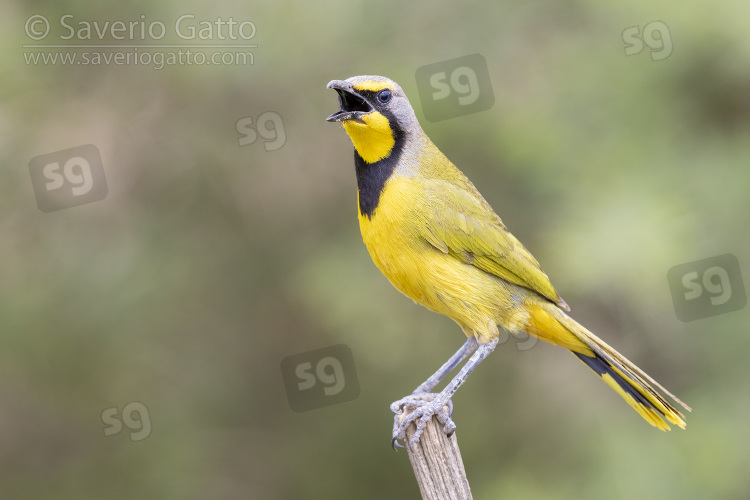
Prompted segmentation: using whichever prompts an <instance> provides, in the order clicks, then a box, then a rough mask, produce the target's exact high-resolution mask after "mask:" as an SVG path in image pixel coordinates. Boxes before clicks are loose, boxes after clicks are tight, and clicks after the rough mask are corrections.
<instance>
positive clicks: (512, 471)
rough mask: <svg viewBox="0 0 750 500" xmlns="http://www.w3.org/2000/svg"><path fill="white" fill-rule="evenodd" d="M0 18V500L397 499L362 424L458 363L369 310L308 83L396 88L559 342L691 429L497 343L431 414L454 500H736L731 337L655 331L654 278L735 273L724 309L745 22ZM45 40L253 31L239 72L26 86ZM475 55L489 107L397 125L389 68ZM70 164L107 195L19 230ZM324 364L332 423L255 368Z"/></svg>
mask: <svg viewBox="0 0 750 500" xmlns="http://www.w3.org/2000/svg"><path fill="white" fill-rule="evenodd" d="M3 10H4V15H3V17H2V19H1V20H0V27H1V28H2V29H0V39H2V43H3V46H4V48H5V50H3V51H2V52H0V78H1V80H0V81H2V83H1V84H0V96H1V97H2V100H0V151H1V153H0V154H1V155H2V165H3V169H2V171H1V172H2V174H1V175H2V182H0V231H1V234H2V237H1V238H0V257H1V258H2V264H1V265H0V332H2V334H1V335H0V380H2V383H0V406H1V407H2V411H0V433H1V435H2V446H0V464H2V467H0V470H1V471H2V472H0V484H2V485H3V486H2V491H3V494H2V496H3V498H16V499H36V498H57V499H61V500H65V499H76V500H78V499H81V498H107V499H113V500H117V499H131V498H185V499H203V498H216V499H223V498H290V499H297V498H395V497H399V498H416V497H418V489H417V486H416V482H415V480H414V478H413V476H412V472H411V467H410V465H409V463H408V460H407V456H406V454H405V453H399V454H394V453H393V452H392V451H391V449H390V446H389V439H390V432H391V422H392V420H391V417H392V416H391V413H390V411H389V409H388V405H389V404H390V402H391V401H393V400H395V399H397V398H399V397H401V396H403V395H404V394H406V393H408V392H409V391H411V390H412V389H413V388H414V387H415V386H416V385H417V384H419V383H420V382H421V381H422V380H423V379H424V378H426V377H427V375H429V374H430V373H432V371H434V370H435V369H436V368H437V367H438V366H439V365H440V364H441V363H442V362H443V361H444V360H445V359H447V357H448V356H449V355H450V354H451V353H452V352H454V350H455V349H456V348H458V346H460V345H461V343H462V342H463V338H462V334H461V332H460V330H459V329H458V328H457V327H456V326H455V325H454V324H453V323H452V322H451V321H449V320H447V319H445V318H442V317H439V316H437V315H435V314H433V313H431V312H429V311H427V310H425V309H423V308H421V307H419V306H417V305H415V304H413V303H412V302H411V301H410V300H408V299H406V298H404V297H403V296H401V295H400V294H399V293H398V292H397V291H395V290H394V289H393V288H392V287H391V286H390V285H389V284H388V282H387V281H386V280H385V279H384V278H383V277H382V276H381V275H380V274H379V273H378V271H377V269H376V268H375V267H374V265H373V264H372V263H371V262H370V259H369V257H368V255H367V252H366V250H365V248H364V246H363V245H362V243H361V240H360V237H359V231H358V227H357V221H356V189H355V178H354V172H353V165H352V148H351V143H350V142H349V140H348V138H347V137H346V136H345V134H344V132H343V131H342V130H341V129H340V127H338V126H336V125H333V124H330V123H326V122H325V121H324V118H325V117H326V116H327V115H328V114H330V113H331V112H332V111H333V110H335V109H336V106H337V104H336V98H335V95H334V94H333V92H331V91H330V90H328V91H327V90H326V89H325V85H326V83H327V82H328V81H329V80H331V79H334V78H346V77H349V76H352V75H357V74H383V75H386V76H389V77H391V78H393V79H394V80H396V81H398V82H399V83H400V84H401V85H402V87H403V88H404V89H405V91H406V92H407V94H408V95H409V96H410V98H411V101H412V104H413V105H414V107H415V110H416V112H417V116H418V117H420V119H421V120H422V124H423V127H424V128H425V131H426V132H427V133H428V135H430V137H431V138H432V139H433V140H434V141H435V143H436V144H437V145H438V146H439V147H440V148H441V149H442V150H443V151H444V152H445V153H446V154H447V155H448V156H449V157H450V158H451V159H452V160H453V161H454V162H455V163H456V164H457V165H458V166H459V167H460V168H461V169H462V170H464V172H465V173H466V174H467V175H468V176H469V177H470V178H471V179H472V180H473V181H474V183H475V184H476V185H477V187H478V188H479V189H480V191H481V192H482V193H483V194H484V195H485V197H486V198H487V199H488V201H489V202H490V203H491V204H492V205H493V207H494V208H495V209H496V211H497V212H498V213H499V214H500V215H501V216H502V217H503V220H504V221H505V223H506V224H507V225H508V227H509V228H510V229H511V230H512V231H513V232H514V234H515V235H516V236H517V237H519V239H521V241H523V242H524V243H525V244H526V246H527V247H528V248H529V249H530V250H531V251H532V253H534V255H535V256H536V257H537V258H538V259H539V261H540V262H541V263H542V265H543V267H544V269H545V270H546V272H547V273H548V274H549V275H550V277H551V278H552V281H553V283H555V284H556V287H557V289H558V290H559V291H560V293H561V295H562V296H563V297H565V298H566V300H567V301H568V302H569V303H570V305H571V306H572V308H573V312H574V316H575V317H576V318H577V319H578V320H579V321H581V322H582V323H583V324H584V325H586V326H588V327H589V328H590V329H592V330H593V331H594V332H597V333H598V334H600V335H601V336H602V338H604V339H605V340H606V341H607V342H610V343H611V344H613V345H614V346H616V347H617V348H618V349H619V350H620V351H621V352H623V353H624V354H626V355H627V356H628V357H629V358H631V359H632V360H633V361H635V362H636V363H637V364H639V365H640V366H641V367H642V368H644V369H645V370H647V371H648V372H649V373H651V374H653V376H654V377H655V378H657V379H658V380H659V381H660V382H662V383H663V384H664V385H665V386H666V387H668V388H670V390H672V391H674V392H675V393H676V394H678V395H679V396H680V397H681V398H683V399H684V400H685V401H686V402H688V403H689V404H691V405H692V406H693V407H694V412H693V413H692V414H690V415H689V416H688V419H687V421H688V428H687V430H686V431H680V430H676V431H673V432H670V433H667V434H661V433H659V432H657V431H656V430H654V429H652V428H650V427H649V426H648V425H646V424H645V423H644V422H643V421H642V420H641V418H640V417H639V416H638V415H637V414H636V413H635V412H633V411H632V410H630V409H629V408H628V407H627V406H626V405H625V404H624V403H623V402H622V401H620V400H619V398H618V397H617V396H616V395H615V394H613V393H612V392H611V391H610V390H609V389H608V388H607V387H606V386H605V385H604V384H602V383H601V382H599V381H598V380H597V378H596V377H595V376H593V375H592V374H591V373H589V372H588V371H587V370H586V369H585V368H584V367H582V366H581V365H580V363H578V362H576V361H575V360H574V359H573V358H572V356H570V355H568V354H566V353H565V352H564V351H562V350H560V349H559V348H555V347H552V346H548V345H542V343H540V344H539V345H537V346H536V347H535V348H534V349H531V350H529V351H522V352H518V351H517V350H516V349H515V348H513V344H512V343H509V344H507V345H505V346H503V348H501V349H499V350H498V351H496V353H495V354H493V356H492V357H491V358H490V359H489V360H488V361H487V362H485V363H484V364H483V365H482V367H481V368H480V369H479V370H477V372H476V373H475V374H474V375H472V377H471V379H470V381H469V382H468V383H467V384H466V385H465V386H464V387H463V388H462V389H461V390H460V391H459V392H458V394H457V395H456V397H455V399H454V401H455V404H456V410H455V413H454V419H455V421H456V423H457V425H458V434H457V435H458V437H459V443H460V445H461V450H462V454H463V457H464V460H465V463H466V469H467V472H468V475H469V480H470V482H471V485H472V490H473V492H474V496H475V498H478V499H481V498H523V499H529V500H533V499H543V498H544V499H547V498H555V499H573V498H575V499H581V498H601V497H602V496H606V497H608V498H612V499H631V498H657V497H658V498H661V499H672V498H674V499H677V498H680V499H685V498H695V499H706V498H712V499H713V498H716V499H718V498H721V499H740V498H748V496H750V486H748V479H747V474H746V471H747V470H748V468H750V446H748V443H749V442H750V426H749V425H748V421H749V419H748V414H749V413H750V400H748V398H747V397H746V396H742V395H743V394H745V395H747V394H748V393H750V375H749V374H748V372H747V370H746V368H745V366H746V361H747V353H748V352H749V351H750V340H749V339H750V337H748V335H746V333H747V324H748V314H750V308H744V309H742V310H740V311H736V312H733V313H729V314H725V315H720V316H714V317H709V318H705V319H702V320H698V321H695V322H691V323H682V322H680V321H679V320H677V318H676V317H675V314H674V308H673V305H672V299H671V296H670V292H669V287H668V283H667V279H666V274H667V271H668V269H669V268H671V267H672V266H675V265H678V264H681V263H685V262H690V261H695V260H699V259H702V258H706V257H711V256H714V255H720V254H724V253H733V254H734V255H736V256H737V257H738V258H739V260H740V264H741V265H742V266H743V272H744V276H745V279H746V280H750V260H748V259H749V253H748V249H750V232H749V231H748V230H747V229H748V227H750V210H748V208H750V207H749V205H748V193H749V192H750V169H749V168H748V166H749V165H750V140H748V137H750V135H749V134H750V94H749V93H748V89H750V64H749V63H750V29H748V24H747V19H748V18H749V15H750V7H749V6H748V5H747V4H744V3H741V2H730V1H719V2H713V3H711V4H710V5H709V4H705V3H699V2H687V3H686V2H668V1H663V0H662V1H657V2H645V1H641V2H617V3H615V4H607V5H604V4H601V5H600V4H599V3H597V2H593V1H588V2H586V1H581V2H562V3H560V2H553V1H546V2H531V3H509V4H504V5H501V4H484V3H482V2H470V3H469V4H468V5H459V4H456V5H453V6H445V5H440V6H438V4H434V3H427V2H416V3H408V2H407V3H404V2H392V1H390V2H388V1H387V2H379V3H376V4H375V3H372V2H370V3H365V2H352V1H349V2H344V1H340V0H336V1H334V0H327V1H326V0H324V1H322V2H315V3H308V4H305V3H292V2H270V1H266V2H237V1H219V2H213V3H206V2H201V3H199V2H188V3H177V2H174V1H168V2H161V3H159V4H158V5H156V4H152V3H148V2H144V1H142V0H129V1H125V2H121V3H119V4H111V3H110V4H106V5H105V4H100V3H95V2H87V1H83V0H63V1H61V2H51V1H35V2H26V3H21V2H16V1H12V0H11V1H10V2H6V3H5V4H4V9H3ZM65 14H72V15H73V16H74V18H73V22H78V21H83V20H86V21H89V22H93V21H99V22H104V21H116V20H122V21H126V22H127V21H131V20H139V19H142V18H141V17H140V16H141V15H144V16H145V19H146V21H147V22H150V21H154V20H161V21H163V22H164V23H165V24H166V25H167V26H168V28H170V29H171V24H172V23H174V21H175V20H176V19H177V18H178V17H179V16H180V15H183V14H192V15H194V16H195V19H196V20H215V19H217V18H218V17H222V18H224V19H227V18H228V17H230V16H231V17H233V18H234V19H235V20H251V21H253V22H254V23H255V25H256V26H257V34H256V36H255V37H254V39H253V40H252V42H253V43H256V44H257V45H258V47H257V48H256V49H253V54H254V64H253V65H250V66H247V65H246V66H241V65H240V66H236V65H225V66H196V65H176V66H167V67H165V68H163V69H161V70H156V69H153V68H151V67H149V66H144V65H123V66H118V65H101V66H66V65H62V64H56V65H43V64H38V65H27V64H26V63H25V59H24V54H25V53H28V52H32V51H35V50H36V51H38V50H39V49H26V48H23V47H22V46H23V45H24V44H29V43H35V42H33V41H32V40H30V39H29V38H28V37H27V36H26V34H25V33H24V24H25V23H26V21H27V19H28V18H29V17H30V16H32V15H44V16H45V17H47V18H48V19H51V20H53V24H55V23H57V20H59V18H60V16H62V15H65ZM656 20H660V21H663V22H664V23H666V25H668V26H669V30H670V35H671V38H672V40H673V44H674V52H673V53H672V55H671V56H670V57H668V58H667V59H665V60H662V61H652V60H651V58H650V57H649V54H648V51H647V50H645V51H644V52H643V53H641V54H638V55H633V56H629V57H626V56H625V54H624V48H625V44H624V43H623V39H622V32H623V31H624V30H625V29H626V28H629V27H631V26H636V25H638V26H640V27H641V28H642V27H643V26H644V25H645V24H647V23H649V22H651V21H656ZM54 28H55V27H54V26H53V31H54ZM57 28H58V30H57V31H56V32H55V33H57V34H59V26H57ZM167 38H168V37H167ZM138 41H139V40H137V42H138ZM146 42H148V40H146ZM174 42H180V43H187V42H185V41H184V40H183V41H180V40H174V39H173V40H167V39H166V38H165V42H164V43H174ZM219 42H220V41H217V40H215V39H214V40H210V41H208V42H207V43H219ZM102 43H125V42H120V41H117V40H113V39H112V38H111V37H110V38H105V39H104V40H102ZM71 50H72V49H71ZM473 53H480V54H482V55H483V56H484V57H485V58H486V60H487V63H488V67H489V71H490V75H491V78H492V85H493V90H494V93H495V104H494V106H493V108H492V109H491V110H489V111H486V112H482V113H477V114H473V115H468V116H463V117H460V118H455V119H451V120H446V121H442V122H436V123H430V122H427V121H425V120H423V119H422V117H423V116H424V115H423V113H422V107H421V103H420V100H419V98H418V95H417V92H416V84H415V81H414V73H415V71H416V69H417V68H418V67H420V66H422V65H425V64H430V63H433V62H436V61H441V60H446V59H451V58H454V57H459V56H463V55H467V54H473ZM266 111H272V112H275V113H277V114H278V115H279V116H280V117H281V118H282V120H283V127H284V129H285V132H286V142H285V144H284V145H283V147H281V148H280V149H277V150H274V151H266V150H265V148H264V146H263V142H262V141H261V140H258V141H257V142H256V143H254V144H250V145H246V146H239V144H238V139H239V135H238V133H237V131H236V130H235V124H236V122H237V121H238V120H240V119H242V118H245V117H253V118H256V117H258V116H259V115H260V114H261V113H263V112H266ZM82 144H95V145H96V146H97V147H98V148H99V150H100V152H101V155H102V160H103V164H104V168H105V171H106V176H107V183H108V187H109V194H108V195H107V197H106V199H104V200H103V201H100V202H96V203H91V204H87V205H81V206H78V207H74V208H70V209H66V210H61V211H57V212H51V213H42V212H41V211H40V210H39V209H38V208H37V206H36V202H35V198H34V192H33V190H32V186H31V183H30V179H29V171H28V167H27V166H28V163H29V160H30V159H31V158H33V157H35V156H37V155H41V154H44V153H49V152H52V151H57V150H61V149H66V148H70V147H74V146H78V145H82ZM746 283H747V281H746ZM341 343H344V344H347V345H348V346H350V347H351V349H352V352H353V354H354V357H355V362H356V366H357V372H358V377H359V381H360V386H361V392H360V395H359V397H358V398H357V399H355V400H353V401H351V402H348V403H344V404H339V405H335V406H329V407H326V408H322V409H319V410H314V411H309V412H304V413H295V412H293V411H292V410H291V409H290V408H289V406H288V403H287V399H286V394H285V391H284V385H283V383H282V377H281V370H280V362H281V360H282V359H283V358H284V357H286V356H289V355H292V354H297V353H301V352H305V351H308V350H312V349H318V348H321V347H325V346H329V345H334V344H341ZM131 401H140V402H143V403H144V404H145V405H146V407H147V408H148V412H149V417H150V421H151V424H152V433H151V435H150V436H149V437H148V438H147V439H144V440H142V441H137V442H133V441H131V440H130V439H129V438H128V436H129V430H128V429H127V428H126V429H124V430H123V432H121V433H119V434H117V435H114V436H105V435H104V432H103V429H104V425H103V423H102V420H101V413H102V411H104V410H105V409H107V408H111V407H118V408H120V409H122V407H123V406H124V405H125V404H127V403H129V402H131Z"/></svg>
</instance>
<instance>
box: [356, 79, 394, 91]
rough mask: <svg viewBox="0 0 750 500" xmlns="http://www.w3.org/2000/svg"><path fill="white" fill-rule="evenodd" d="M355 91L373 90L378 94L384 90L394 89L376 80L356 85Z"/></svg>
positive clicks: (386, 83)
mask: <svg viewBox="0 0 750 500" xmlns="http://www.w3.org/2000/svg"><path fill="white" fill-rule="evenodd" d="M354 89H355V90H371V91H373V92H377V91H378V90H383V89H391V90H393V87H391V86H390V84H389V83H388V82H376V81H375V80H365V81H363V82H359V83H357V84H355V85H354Z"/></svg>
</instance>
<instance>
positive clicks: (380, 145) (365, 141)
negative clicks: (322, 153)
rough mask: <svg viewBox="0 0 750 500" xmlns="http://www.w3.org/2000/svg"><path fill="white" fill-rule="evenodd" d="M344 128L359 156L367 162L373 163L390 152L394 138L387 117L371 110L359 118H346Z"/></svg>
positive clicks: (394, 141)
mask: <svg viewBox="0 0 750 500" xmlns="http://www.w3.org/2000/svg"><path fill="white" fill-rule="evenodd" d="M342 124H343V126H344V130H346V133H347V134H348V135H349V138H350V139H351V140H352V143H353V144H354V149H356V150H357V153H359V156H361V157H362V159H363V160H365V161H366V162H367V163H375V162H376V161H379V160H382V159H383V158H386V157H388V155H390V154H391V150H392V149H393V145H394V144H395V143H396V139H395V138H394V137H393V130H391V125H390V123H388V118H386V117H385V116H383V115H382V114H380V113H378V112H377V111H372V112H370V113H367V114H366V115H362V119H361V120H346V121H345V122H343V123H342Z"/></svg>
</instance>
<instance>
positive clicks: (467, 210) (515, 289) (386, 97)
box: [327, 76, 690, 446]
mask: <svg viewBox="0 0 750 500" xmlns="http://www.w3.org/2000/svg"><path fill="white" fill-rule="evenodd" d="M328 88H331V89H334V90H336V92H337V93H338V97H339V105H340V108H341V109H340V110H339V111H337V112H335V113H333V114H332V115H331V116H329V117H328V118H327V120H328V121H332V122H334V121H335V122H341V123H342V125H343V127H344V130H345V131H346V133H347V134H348V135H349V137H350V138H351V140H352V143H353V144H354V150H355V151H354V167H355V171H356V176H357V188H358V206H359V227H360V230H361V232H362V239H363V240H364V243H365V245H366V246H367V250H368V251H369V253H370V256H371V257H372V260H373V261H374V262H375V265H376V266H377V267H378V269H380V271H381V272H382V273H383V274H384V275H385V276H386V277H387V278H388V280H389V281H390V282H391V283H392V284H393V286H395V287H396V288H397V289H398V290H400V291H401V292H402V293H404V294H405V295H406V296H408V297H410V298H411V299H413V300H414V301H415V302H417V303H419V304H422V305H423V306H425V307H427V308H428V309H431V310H433V311H435V312H438V313H441V314H444V315H446V316H448V317H449V318H451V319H453V320H454V321H455V322H456V323H458V324H459V326H460V327H461V329H462V330H463V332H464V334H465V335H466V337H467V340H466V342H465V343H464V345H463V346H462V347H461V348H460V349H459V350H458V351H457V352H456V353H455V354H454V355H453V356H452V357H451V358H450V359H449V360H448V361H447V362H446V363H445V364H444V365H443V366H442V367H441V368H440V369H439V370H438V371H437V372H435V374H433V375H432V376H431V377H430V378H428V379H427V380H426V381H425V382H424V383H423V384H422V385H420V386H419V387H418V388H417V389H416V390H415V391H414V392H413V393H412V394H411V395H409V396H407V397H405V398H403V399H400V400H398V401H396V402H394V403H393V404H392V405H391V410H392V411H393V412H394V413H396V418H395V423H394V428H393V440H392V444H394V446H395V445H397V444H398V440H399V439H404V436H405V429H406V428H407V427H408V426H409V425H410V424H411V423H412V422H414V421H417V422H416V426H417V430H416V432H415V434H414V436H413V437H412V439H411V441H410V445H413V444H415V443H416V442H418V440H419V438H420V435H421V433H422V430H423V429H424V427H425V425H426V424H427V422H428V421H429V419H430V418H432V416H433V415H435V416H436V417H437V418H438V420H439V421H440V422H441V423H442V424H443V426H444V427H443V428H444V430H445V432H446V433H448V434H450V433H452V432H453V431H454V430H455V427H456V426H455V424H454V423H453V421H452V420H451V418H450V417H451V415H450V413H451V411H452V403H451V401H450V399H451V397H452V396H453V394H454V393H455V392H456V390H457V389H458V387H459V386H460V385H461V384H462V383H463V382H464V381H465V380H466V378H467V377H468V375H469V374H470V373H471V372H472V371H473V370H474V368H476V366H477V365H478V364H479V363H480V362H481V361H482V360H483V359H484V358H485V357H486V356H487V355H488V354H489V353H491V352H492V351H493V349H494V348H495V346H496V345H497V343H498V339H499V333H500V332H499V330H498V327H500V328H503V329H505V330H507V331H508V332H510V333H512V334H519V333H522V332H525V333H527V334H529V335H533V336H536V337H538V338H540V339H542V340H545V341H547V342H550V343H552V344H557V345H559V346H562V347H564V348H566V349H568V350H570V351H571V352H573V354H575V355H576V356H577V357H578V359H580V360H581V361H583V362H584V363H585V364H586V365H587V366H588V367H589V368H591V369H592V370H594V372H596V374H597V375H599V376H600V377H601V379H602V380H604V382H606V383H607V385H609V386H610V387H611V388H612V389H614V390H615V391H616V392H617V393H618V394H619V395H620V396H622V398H623V399H625V401H627V403H628V404H629V405H630V406H632V407H633V408H634V409H635V410H636V411H637V412H638V413H639V414H640V415H641V416H642V417H643V418H644V419H646V421H647V422H648V423H650V424H651V425H653V426H655V427H657V428H659V429H662V430H669V428H670V427H669V424H674V425H677V426H679V427H681V428H685V421H684V420H683V419H684V416H683V415H682V414H681V413H680V412H679V411H678V410H677V409H676V408H675V407H674V406H673V405H672V404H671V403H670V402H669V401H667V398H666V397H665V396H664V395H662V394H661V393H664V394H666V395H668V396H669V397H671V398H672V399H674V400H675V401H676V402H677V403H679V404H680V405H682V406H683V407H684V408H685V409H686V410H688V411H689V410H690V408H689V407H688V406H687V405H685V404H684V403H683V402H682V401H680V400H679V399H677V398H676V397H675V396H674V395H672V394H671V393H670V392H669V391H667V390H666V389H664V388H663V387H662V386H661V385H659V384H658V383H657V382H656V381H654V379H652V378H651V377H649V376H648V375H647V374H646V373H644V372H643V371H642V370H640V369H639V368H638V367H637V366H635V365H634V364H633V363H631V362H630V361H628V360H627V359H626V358H625V357H624V356H622V355H621V354H620V353H618V352H617V351H615V350H614V349H613V348H612V347H610V346H609V345H607V344H606V343H604V342H603V341H602V340H600V339H599V338H598V337H596V336H595V335H594V334H593V333H591V332H590V331H588V330H587V329H586V328H584V327H583V326H581V325H580V324H578V323H577V322H576V321H575V320H573V319H572V318H571V317H570V316H568V315H567V314H566V311H570V308H569V307H568V305H567V304H566V303H565V301H564V300H562V298H560V295H558V293H557V291H555V289H554V288H553V286H552V284H551V283H550V280H549V278H548V277H547V275H546V274H545V273H544V272H543V271H542V269H541V267H540V266H539V263H538V262H537V261H536V260H535V259H534V257H533V256H532V255H531V253H529V251H528V250H526V248H524V246H523V245H522V244H521V243H520V242H519V241H518V240H517V239H516V238H515V237H514V236H513V235H512V234H511V233H510V232H509V231H508V229H507V228H506V227H505V225H504V224H503V222H502V221H501V220H500V217H498V215H497V214H496V213H495V212H494V211H493V210H492V207H490V205H489V204H488V203H487V202H486V201H485V200H484V198H483V197H482V195H481V194H479V192H478V191H477V190H476V188H475V187H474V185H473V184H472V183H471V182H470V181H469V179H467V178H466V176H465V175H464V174H463V173H462V172H461V171H460V170H459V169H458V168H456V166H455V165H453V163H451V161H450V160H448V158H446V156H445V155H444V154H443V153H441V152H440V150H439V149H438V148H437V147H436V146H435V144H433V143H432V141H431V140H430V139H429V138H428V137H427V135H425V133H424V131H423V130H422V127H421V126H420V125H419V121H418V120H417V117H416V115H415V114H414V110H413V109H412V107H411V104H410V103H409V100H408V99H407V97H406V95H405V94H404V91H403V90H402V89H401V87H399V86H398V85H397V84H396V83H395V82H393V81H392V80H389V79H388V78H385V77H382V76H354V77H351V78H349V79H347V80H333V81H331V82H330V83H329V84H328ZM472 353H473V355H472ZM469 355H472V356H471V358H470V359H469V361H468V362H467V363H466V364H465V365H464V366H463V367H462V368H461V370H460V371H459V373H458V374H457V375H456V377H455V378H454V379H453V380H452V381H451V382H450V383H449V384H448V385H447V386H446V387H445V388H444V389H443V390H442V391H441V392H440V393H431V392H430V391H431V390H432V389H433V388H434V387H435V386H436V385H437V384H438V383H439V382H440V381H441V380H442V379H443V378H444V377H445V376H446V375H447V374H448V373H449V372H450V371H452V370H453V369H454V368H455V367H456V366H458V364H459V363H460V362H461V361H463V360H464V359H465V358H466V357H467V356H469ZM657 389H658V390H657ZM659 391H661V393H660V392H659ZM407 407H412V408H414V410H413V411H412V412H411V413H410V414H409V415H408V416H407V417H406V418H399V417H400V415H401V413H402V412H403V411H404V410H405V408H407Z"/></svg>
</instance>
